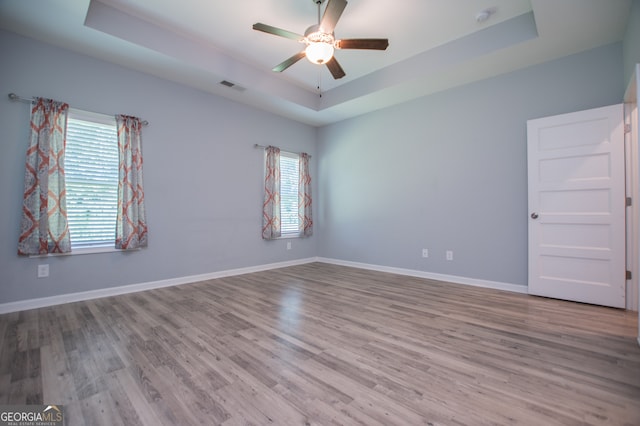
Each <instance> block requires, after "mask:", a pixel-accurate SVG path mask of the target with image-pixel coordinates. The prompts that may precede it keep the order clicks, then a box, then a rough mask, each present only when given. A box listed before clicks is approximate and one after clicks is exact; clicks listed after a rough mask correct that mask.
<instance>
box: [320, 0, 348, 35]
mask: <svg viewBox="0 0 640 426" xmlns="http://www.w3.org/2000/svg"><path fill="white" fill-rule="evenodd" d="M345 7H347V0H329V1H328V3H327V8H326V9H325V10H324V15H322V20H321V21H320V29H321V30H322V31H323V32H325V33H329V34H331V33H332V32H333V29H334V28H335V27H336V24H337V23H338V19H340V16H341V15H342V12H344V8H345Z"/></svg>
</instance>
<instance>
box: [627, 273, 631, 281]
mask: <svg viewBox="0 0 640 426" xmlns="http://www.w3.org/2000/svg"><path fill="white" fill-rule="evenodd" d="M627 279H628V280H630V279H631V271H627Z"/></svg>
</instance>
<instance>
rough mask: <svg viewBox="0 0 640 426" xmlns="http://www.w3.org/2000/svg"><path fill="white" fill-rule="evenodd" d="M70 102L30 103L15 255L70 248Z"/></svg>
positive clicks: (64, 250)
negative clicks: (67, 166) (66, 153)
mask: <svg viewBox="0 0 640 426" xmlns="http://www.w3.org/2000/svg"><path fill="white" fill-rule="evenodd" d="M68 110H69V105H68V104H66V103H63V102H57V101H54V100H51V99H43V98H35V99H34V100H33V101H32V102H31V123H30V126H31V131H30V142H29V149H28V150H27V160H26V172H25V178H24V198H23V202H22V222H21V225H20V237H19V239H18V254H20V255H32V254H36V255H37V254H47V253H68V252H70V251H71V241H70V239H69V226H68V223H67V199H66V191H65V185H64V150H65V142H66V140H65V133H66V129H67V111H68Z"/></svg>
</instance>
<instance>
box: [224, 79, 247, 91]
mask: <svg viewBox="0 0 640 426" xmlns="http://www.w3.org/2000/svg"><path fill="white" fill-rule="evenodd" d="M220 84H222V85H223V86H227V87H229V88H231V89H234V90H237V91H239V92H244V91H245V90H247V89H246V88H244V87H242V86H238V85H237V84H235V83H232V82H230V81H227V80H222V81H221V82H220Z"/></svg>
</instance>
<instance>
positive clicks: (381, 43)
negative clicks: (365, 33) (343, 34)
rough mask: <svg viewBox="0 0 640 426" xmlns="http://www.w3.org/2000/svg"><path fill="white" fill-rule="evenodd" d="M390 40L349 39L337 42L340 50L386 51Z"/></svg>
mask: <svg viewBox="0 0 640 426" xmlns="http://www.w3.org/2000/svg"><path fill="white" fill-rule="evenodd" d="M388 46H389V39H386V38H348V39H344V40H338V41H336V47H337V48H338V49H371V50H386V49H387V47H388Z"/></svg>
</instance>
